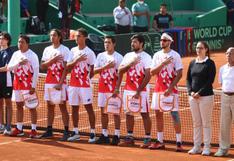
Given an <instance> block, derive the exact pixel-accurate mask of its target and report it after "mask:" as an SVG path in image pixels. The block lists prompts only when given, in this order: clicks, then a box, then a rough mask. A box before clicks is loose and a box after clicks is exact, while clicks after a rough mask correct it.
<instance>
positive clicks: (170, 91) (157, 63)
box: [149, 33, 183, 151]
mask: <svg viewBox="0 0 234 161" xmlns="http://www.w3.org/2000/svg"><path fill="white" fill-rule="evenodd" d="M172 42H173V39H172V37H171V36H170V35H168V34H167V33H163V34H162V36H161V40H160V46H161V48H162V50H160V51H158V52H157V53H155V54H154V56H153V62H152V66H151V71H150V73H151V76H152V75H156V81H155V89H154V93H153V97H152V104H151V107H152V109H154V110H155V114H156V120H157V139H156V141H155V142H152V144H151V146H150V147H149V148H150V149H164V148H165V145H164V144H163V123H164V122H163V112H162V111H161V110H160V108H159V105H160V101H159V97H161V96H160V94H162V95H163V96H165V97H167V96H173V97H174V98H173V102H172V104H173V107H174V108H173V110H172V111H171V116H172V119H173V122H174V128H175V131H176V151H182V150H183V149H182V146H181V123H180V118H179V112H178V108H179V103H178V99H179V97H178V89H177V83H178V82H179V80H180V79H181V77H182V69H183V65H182V60H181V57H180V55H179V54H178V53H177V52H176V51H174V50H172V49H171V48H170V46H171V43H172Z"/></svg>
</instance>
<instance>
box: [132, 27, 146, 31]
mask: <svg viewBox="0 0 234 161" xmlns="http://www.w3.org/2000/svg"><path fill="white" fill-rule="evenodd" d="M133 32H148V26H146V27H138V26H133Z"/></svg>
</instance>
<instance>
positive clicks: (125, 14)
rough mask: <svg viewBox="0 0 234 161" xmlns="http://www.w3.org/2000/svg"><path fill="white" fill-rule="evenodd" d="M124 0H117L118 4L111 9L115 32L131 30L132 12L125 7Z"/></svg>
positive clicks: (120, 32) (122, 32) (121, 32)
mask: <svg viewBox="0 0 234 161" xmlns="http://www.w3.org/2000/svg"><path fill="white" fill-rule="evenodd" d="M125 5H126V0H119V6H118V7H116V8H115V9H114V11H113V15H114V19H115V25H116V32H115V33H116V34H124V33H130V32H131V22H132V14H131V11H130V10H129V9H128V8H127V7H125Z"/></svg>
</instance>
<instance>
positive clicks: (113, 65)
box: [103, 61, 115, 70]
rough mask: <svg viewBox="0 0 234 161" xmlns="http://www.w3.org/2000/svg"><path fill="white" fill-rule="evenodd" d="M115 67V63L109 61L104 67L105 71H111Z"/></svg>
mask: <svg viewBox="0 0 234 161" xmlns="http://www.w3.org/2000/svg"><path fill="white" fill-rule="evenodd" d="M114 67H115V61H109V62H108V63H107V64H106V65H105V66H104V68H103V69H104V70H105V69H110V68H114Z"/></svg>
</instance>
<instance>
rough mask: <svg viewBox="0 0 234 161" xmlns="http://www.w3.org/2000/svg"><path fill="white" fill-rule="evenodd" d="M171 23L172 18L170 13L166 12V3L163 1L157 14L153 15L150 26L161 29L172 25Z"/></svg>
mask: <svg viewBox="0 0 234 161" xmlns="http://www.w3.org/2000/svg"><path fill="white" fill-rule="evenodd" d="M173 25H174V23H173V18H172V16H171V15H170V14H168V13H167V5H166V4H164V3H163V4H161V5H160V12H159V14H156V15H155V16H154V20H153V25H152V27H153V28H154V29H155V30H157V31H160V30H162V29H167V28H170V27H173Z"/></svg>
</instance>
